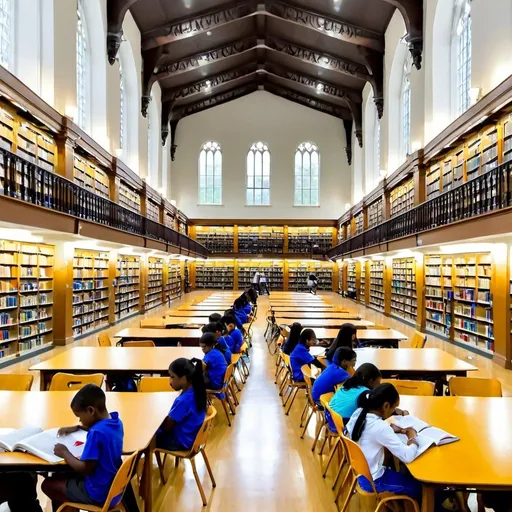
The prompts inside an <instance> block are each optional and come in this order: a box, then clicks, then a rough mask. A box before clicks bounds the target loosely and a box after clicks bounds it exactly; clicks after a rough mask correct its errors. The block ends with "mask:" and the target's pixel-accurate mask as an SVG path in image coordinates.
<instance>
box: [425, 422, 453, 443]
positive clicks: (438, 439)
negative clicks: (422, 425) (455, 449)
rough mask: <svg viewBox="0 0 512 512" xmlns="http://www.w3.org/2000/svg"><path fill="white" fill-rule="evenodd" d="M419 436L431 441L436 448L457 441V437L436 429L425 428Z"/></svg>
mask: <svg viewBox="0 0 512 512" xmlns="http://www.w3.org/2000/svg"><path fill="white" fill-rule="evenodd" d="M421 435H422V436H425V437H428V438H430V439H432V440H433V441H434V443H435V444H436V445H437V446H442V445H443V444H449V443H454V442H455V441H459V438H458V437H456V436H453V435H452V434H448V432H445V431H444V430H441V429H440V428H436V427H428V428H426V429H425V430H423V431H422V432H421Z"/></svg>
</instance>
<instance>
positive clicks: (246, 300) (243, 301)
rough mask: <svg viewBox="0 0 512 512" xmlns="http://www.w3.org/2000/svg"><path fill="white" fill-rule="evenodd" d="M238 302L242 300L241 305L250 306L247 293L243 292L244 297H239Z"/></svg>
mask: <svg viewBox="0 0 512 512" xmlns="http://www.w3.org/2000/svg"><path fill="white" fill-rule="evenodd" d="M236 300H240V301H241V303H242V304H243V305H244V306H245V305H246V304H249V298H248V297H247V292H243V293H242V295H240V296H239V297H238V299H236Z"/></svg>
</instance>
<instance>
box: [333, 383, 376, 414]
mask: <svg viewBox="0 0 512 512" xmlns="http://www.w3.org/2000/svg"><path fill="white" fill-rule="evenodd" d="M365 391H370V390H369V389H368V388H366V387H365V386H358V387H357V388H352V389H344V388H343V387H342V388H340V389H338V391H336V393H334V396H333V397H332V398H331V401H330V402H329V407H330V408H331V409H332V410H333V411H334V412H337V413H338V414H339V415H340V416H341V417H342V418H343V419H344V420H345V419H346V418H350V417H351V416H352V414H354V412H355V411H356V409H357V400H358V398H359V395H360V394H361V393H364V392H365Z"/></svg>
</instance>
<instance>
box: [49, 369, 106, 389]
mask: <svg viewBox="0 0 512 512" xmlns="http://www.w3.org/2000/svg"><path fill="white" fill-rule="evenodd" d="M86 384H96V386H99V387H101V386H102V385H103V374H102V373H92V374H90V375H74V374H72V373H56V374H55V375H54V376H53V378H52V381H51V383H50V391H78V390H79V389H82V388H83V387H84V386H85V385H86Z"/></svg>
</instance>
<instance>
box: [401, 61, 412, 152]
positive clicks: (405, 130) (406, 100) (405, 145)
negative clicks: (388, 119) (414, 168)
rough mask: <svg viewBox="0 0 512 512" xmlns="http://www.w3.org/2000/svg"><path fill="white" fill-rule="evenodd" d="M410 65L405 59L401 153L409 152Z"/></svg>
mask: <svg viewBox="0 0 512 512" xmlns="http://www.w3.org/2000/svg"><path fill="white" fill-rule="evenodd" d="M411 67H412V62H411V59H410V58H406V59H405V63H404V70H403V78H402V105H401V106H402V112H401V114H402V119H401V121H402V154H403V155H404V156H407V155H409V154H410V153H411Z"/></svg>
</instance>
